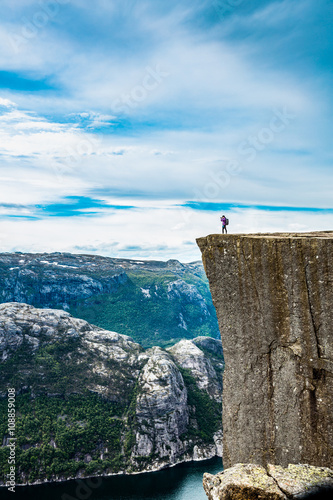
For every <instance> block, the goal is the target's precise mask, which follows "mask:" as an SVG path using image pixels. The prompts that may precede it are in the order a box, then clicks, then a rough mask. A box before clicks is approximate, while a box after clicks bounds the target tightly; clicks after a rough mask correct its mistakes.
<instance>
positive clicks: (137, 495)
mask: <svg viewBox="0 0 333 500" xmlns="http://www.w3.org/2000/svg"><path fill="white" fill-rule="evenodd" d="M221 470H222V461H221V458H217V457H215V458H213V459H211V460H205V461H203V462H189V463H185V464H180V465H177V466H176V467H171V468H169V469H165V470H162V471H158V472H151V473H145V474H135V475H132V476H112V477H107V478H101V479H100V480H99V481H98V482H97V483H96V480H95V479H93V480H92V481H91V482H89V480H88V481H87V480H82V481H78V482H77V481H67V482H65V483H52V484H45V485H40V486H30V487H21V488H16V492H15V495H14V496H13V494H12V493H11V492H8V491H7V489H3V488H2V489H1V492H0V494H1V500H3V499H6V500H7V498H8V499H9V498H14V497H15V500H23V499H24V500H88V499H89V500H207V496H206V494H205V492H204V489H203V486H202V476H203V474H204V472H209V473H211V474H216V473H217V472H220V471H221ZM97 485H98V486H97Z"/></svg>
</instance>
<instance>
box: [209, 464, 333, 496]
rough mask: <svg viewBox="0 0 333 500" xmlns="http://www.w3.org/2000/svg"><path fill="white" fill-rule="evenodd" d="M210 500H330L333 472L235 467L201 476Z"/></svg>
mask: <svg viewBox="0 0 333 500" xmlns="http://www.w3.org/2000/svg"><path fill="white" fill-rule="evenodd" d="M203 484H204V489H205V492H206V494H207V496H208V498H209V500H229V499H230V500H244V499H246V500H248V499H257V498H260V499H261V500H287V499H293V498H295V499H296V498H299V499H301V498H307V497H308V496H309V498H312V495H318V496H316V497H315V498H318V499H319V498H320V500H325V499H326V498H327V500H329V499H330V498H332V493H333V471H332V470H331V469H329V468H327V467H313V466H309V465H289V466H288V467H286V468H284V467H281V466H276V465H270V464H268V466H267V469H266V468H264V467H262V466H260V465H253V464H236V465H234V466H233V467H231V468H230V469H227V470H226V471H224V472H221V473H220V474H216V475H215V476H213V475H212V474H207V473H206V474H204V480H203Z"/></svg>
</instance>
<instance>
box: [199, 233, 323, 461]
mask: <svg viewBox="0 0 333 500" xmlns="http://www.w3.org/2000/svg"><path fill="white" fill-rule="evenodd" d="M197 242H198V245H199V247H200V249H201V251H202V257H203V263H204V266H205V270H206V274H207V277H208V279H209V284H210V289H211V292H212V296H213V302H214V305H215V308H216V311H217V315H218V320H219V326H220V331H221V337H222V345H223V349H224V357H225V364H226V368H225V373H224V388H223V429H224V437H223V439H224V443H223V444H224V451H223V462H224V467H225V468H227V467H230V466H232V465H234V464H236V463H240V462H241V463H256V464H260V465H264V466H265V465H267V464H268V463H270V464H279V465H282V466H287V465H288V464H291V463H294V464H296V463H307V464H310V465H317V466H326V467H332V466H333V401H332V399H333V391H332V389H333V383H332V381H333V378H332V377H333V342H332V340H333V335H332V330H333V326H332V325H333V310H332V305H333V232H322V233H319V232H318V233H307V234H305V233H303V234H252V235H251V234H248V235H241V234H239V235H210V236H207V237H205V238H200V239H198V240H197Z"/></svg>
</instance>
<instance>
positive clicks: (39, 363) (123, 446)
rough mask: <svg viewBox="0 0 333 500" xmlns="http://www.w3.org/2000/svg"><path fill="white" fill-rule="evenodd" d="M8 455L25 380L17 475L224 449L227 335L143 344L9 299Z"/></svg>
mask: <svg viewBox="0 0 333 500" xmlns="http://www.w3.org/2000/svg"><path fill="white" fill-rule="evenodd" d="M0 367H1V374H0V405H1V412H0V413H1V414H2V415H4V419H3V420H0V440H1V441H0V442H1V443H2V447H0V464H1V468H2V470H1V472H2V474H1V475H2V477H5V474H6V467H8V465H7V458H8V447H7V444H8V443H9V435H8V423H7V421H6V416H7V406H6V405H7V389H8V388H15V390H16V416H17V418H16V438H17V441H16V464H17V480H18V483H33V482H36V481H45V480H56V479H57V480H58V479H66V478H69V477H85V476H87V475H101V474H113V473H118V472H127V473H131V472H139V471H144V470H157V469H159V468H162V467H166V466H170V465H173V464H176V463H178V462H182V461H186V460H192V459H195V460H198V459H205V458H210V457H213V456H215V455H217V454H219V455H221V454H222V442H221V440H222V430H221V427H222V422H221V392H222V391H221V389H222V385H221V384H222V370H223V353H222V344H221V341H219V340H215V339H212V338H206V337H204V338H202V337H198V338H196V339H194V340H192V341H190V340H186V341H182V342H180V343H179V344H176V345H175V346H173V347H172V349H170V350H169V351H166V350H163V349H162V348H161V347H152V348H150V349H147V350H144V349H143V348H142V347H141V346H140V345H139V344H138V343H136V342H134V341H133V339H131V338H130V337H128V336H125V335H120V334H118V333H116V332H111V331H107V330H103V329H102V328H99V327H97V326H94V325H90V324H89V323H87V322H86V321H84V320H81V319H76V318H73V317H72V316H71V315H70V314H69V313H68V312H65V311H62V310H53V309H36V308H34V307H33V306H30V305H27V304H19V303H6V304H1V305H0Z"/></svg>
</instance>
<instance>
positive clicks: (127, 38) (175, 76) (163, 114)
mask: <svg viewBox="0 0 333 500" xmlns="http://www.w3.org/2000/svg"><path fill="white" fill-rule="evenodd" d="M1 6H2V9H1V11H2V12H1V20H0V46H1V52H0V180H1V183H0V193H1V196H0V251H1V252H15V251H22V252H73V253H89V254H100V255H105V256H111V257H121V258H140V259H156V260H168V259H174V258H176V259H178V260H180V261H182V262H190V261H194V260H199V259H200V252H199V250H198V248H197V246H196V242H195V239H196V238H198V237H201V236H205V235H207V234H211V233H219V232H221V225H220V217H221V215H223V214H224V215H226V216H227V217H228V218H229V220H230V225H229V232H231V233H252V232H276V231H292V232H296V231H297V232H303V231H318V230H331V229H333V197H332V180H333V175H332V156H333V154H332V153H333V151H332V149H333V146H332V145H333V141H332V123H331V121H332V120H331V117H332V111H333V110H332V107H333V106H332V104H333V99H332V88H333V82H332V69H331V63H332V60H333V54H332V52H333V51H332V47H333V31H332V29H331V26H332V24H333V3H332V1H331V0H316V1H315V0H302V2H300V1H299V0H275V1H272V0H262V1H257V0H177V1H175V0H168V1H167V2H166V1H165V0H94V2H91V1H90V0H37V1H36V0H24V1H23V0H22V1H19V2H13V1H12V0H2V3H1Z"/></svg>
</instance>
